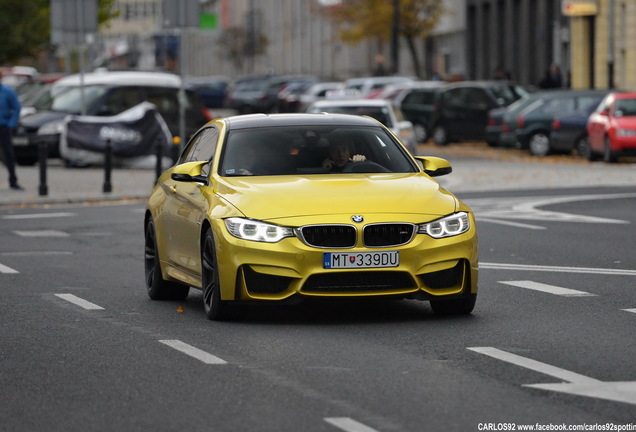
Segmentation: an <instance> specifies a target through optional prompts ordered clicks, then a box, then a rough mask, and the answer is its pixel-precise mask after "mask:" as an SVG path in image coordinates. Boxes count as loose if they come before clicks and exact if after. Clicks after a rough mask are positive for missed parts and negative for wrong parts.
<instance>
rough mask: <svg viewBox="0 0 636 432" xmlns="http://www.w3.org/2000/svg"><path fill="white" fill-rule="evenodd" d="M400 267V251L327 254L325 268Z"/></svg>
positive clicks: (324, 260)
mask: <svg viewBox="0 0 636 432" xmlns="http://www.w3.org/2000/svg"><path fill="white" fill-rule="evenodd" d="M399 265H400V253H399V251H378V252H325V253H324V254H323V268H326V269H340V268H382V267H397V266H399Z"/></svg>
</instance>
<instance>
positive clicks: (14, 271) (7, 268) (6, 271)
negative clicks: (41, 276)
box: [0, 264, 20, 274]
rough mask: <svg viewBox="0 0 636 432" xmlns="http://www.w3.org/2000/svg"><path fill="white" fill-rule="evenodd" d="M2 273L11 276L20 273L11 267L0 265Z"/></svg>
mask: <svg viewBox="0 0 636 432" xmlns="http://www.w3.org/2000/svg"><path fill="white" fill-rule="evenodd" d="M0 273H10V274H15V273H20V272H19V271H17V270H14V269H12V268H11V267H7V266H6V265H3V264H0Z"/></svg>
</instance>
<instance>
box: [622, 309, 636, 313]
mask: <svg viewBox="0 0 636 432" xmlns="http://www.w3.org/2000/svg"><path fill="white" fill-rule="evenodd" d="M623 310H624V311H625V312H631V313H636V309H623Z"/></svg>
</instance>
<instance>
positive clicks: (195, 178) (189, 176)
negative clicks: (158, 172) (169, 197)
mask: <svg viewBox="0 0 636 432" xmlns="http://www.w3.org/2000/svg"><path fill="white" fill-rule="evenodd" d="M208 163H209V162H208V161H196V162H187V163H184V164H181V165H177V166H176V167H174V168H173V169H172V174H171V175H170V178H171V179H172V180H174V181H178V182H187V183H188V182H189V183H191V182H195V183H203V184H204V185H206V186H207V185H208V184H210V180H209V179H208V178H207V177H206V176H203V175H201V171H202V170H203V166H204V165H207V164H208Z"/></svg>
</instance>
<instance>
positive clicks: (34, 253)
mask: <svg viewBox="0 0 636 432" xmlns="http://www.w3.org/2000/svg"><path fill="white" fill-rule="evenodd" d="M0 255H2V256H50V255H73V252H67V251H24V252H0Z"/></svg>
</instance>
